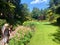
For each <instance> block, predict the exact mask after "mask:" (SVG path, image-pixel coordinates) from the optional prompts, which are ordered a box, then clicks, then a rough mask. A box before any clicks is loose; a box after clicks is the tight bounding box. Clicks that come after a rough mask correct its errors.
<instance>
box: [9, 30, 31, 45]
mask: <svg viewBox="0 0 60 45" xmlns="http://www.w3.org/2000/svg"><path fill="white" fill-rule="evenodd" d="M18 33H19V34H20V35H19V36H18V35H17V34H16V36H15V37H13V38H12V39H11V40H10V41H9V45H27V44H28V43H29V42H30V39H31V37H32V32H30V31H29V32H28V33H27V34H26V33H25V35H23V33H22V31H19V32H18Z"/></svg>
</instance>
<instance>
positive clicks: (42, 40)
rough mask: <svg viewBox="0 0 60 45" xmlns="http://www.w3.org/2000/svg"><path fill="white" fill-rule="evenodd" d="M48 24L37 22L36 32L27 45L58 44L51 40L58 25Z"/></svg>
mask: <svg viewBox="0 0 60 45" xmlns="http://www.w3.org/2000/svg"><path fill="white" fill-rule="evenodd" d="M49 24H50V23H49V22H39V24H38V25H36V32H35V34H34V36H33V37H32V38H31V41H30V43H29V45H60V44H58V43H56V42H54V41H53V38H54V37H53V36H52V34H53V33H55V32H56V30H57V28H58V27H56V26H53V25H49Z"/></svg>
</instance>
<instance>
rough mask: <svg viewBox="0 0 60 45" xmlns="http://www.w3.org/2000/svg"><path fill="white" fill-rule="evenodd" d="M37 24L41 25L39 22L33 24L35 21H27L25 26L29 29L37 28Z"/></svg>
mask: <svg viewBox="0 0 60 45" xmlns="http://www.w3.org/2000/svg"><path fill="white" fill-rule="evenodd" d="M37 24H39V23H38V22H33V21H26V22H24V23H23V25H24V26H27V27H33V26H34V27H35V26H36V25H37Z"/></svg>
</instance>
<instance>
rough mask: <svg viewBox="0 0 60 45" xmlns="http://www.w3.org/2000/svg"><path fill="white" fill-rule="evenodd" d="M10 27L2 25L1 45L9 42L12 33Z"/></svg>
mask: <svg viewBox="0 0 60 45" xmlns="http://www.w3.org/2000/svg"><path fill="white" fill-rule="evenodd" d="M12 27H13V26H12V25H9V24H8V23H6V24H4V25H3V27H2V29H1V31H2V42H3V45H5V44H6V43H8V42H9V36H10V33H11V32H12Z"/></svg>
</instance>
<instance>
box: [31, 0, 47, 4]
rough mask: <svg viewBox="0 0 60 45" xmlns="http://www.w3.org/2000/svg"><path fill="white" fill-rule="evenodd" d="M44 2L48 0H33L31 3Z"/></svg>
mask: <svg viewBox="0 0 60 45" xmlns="http://www.w3.org/2000/svg"><path fill="white" fill-rule="evenodd" d="M43 2H47V0H33V1H32V2H31V3H30V4H39V3H43Z"/></svg>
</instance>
